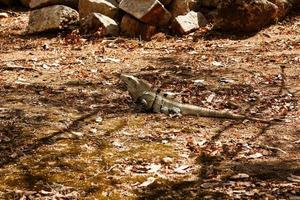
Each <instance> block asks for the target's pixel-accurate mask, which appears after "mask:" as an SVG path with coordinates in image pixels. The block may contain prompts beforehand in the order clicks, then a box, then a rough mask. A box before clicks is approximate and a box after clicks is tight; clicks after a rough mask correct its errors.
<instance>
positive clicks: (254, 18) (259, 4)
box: [214, 0, 278, 32]
mask: <svg viewBox="0 0 300 200" xmlns="http://www.w3.org/2000/svg"><path fill="white" fill-rule="evenodd" d="M277 10H278V7H277V6H276V5H275V4H273V3H271V2H269V1H267V0H223V1H222V2H221V3H220V4H219V7H218V15H217V18H216V22H215V25H214V27H215V28H217V29H222V30H229V31H238V32H253V31H258V30H260V29H261V28H263V27H264V26H266V25H268V24H270V23H271V22H272V21H273V20H274V19H275V18H276V15H277Z"/></svg>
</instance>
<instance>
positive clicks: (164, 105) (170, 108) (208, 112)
mask: <svg viewBox="0 0 300 200" xmlns="http://www.w3.org/2000/svg"><path fill="white" fill-rule="evenodd" d="M120 78H121V80H123V81H124V82H125V83H126V85H127V89H128V91H129V94H130V96H131V97H132V98H133V100H134V101H135V102H139V103H142V105H143V106H144V108H145V109H146V110H147V111H152V112H155V113H165V114H170V113H176V114H182V115H195V116H201V117H214V118H226V119H237V120H243V119H249V120H253V121H261V122H267V121H265V120H263V119H257V118H251V117H247V116H245V115H239V114H233V113H231V112H228V111H218V110H212V109H207V108H202V107H199V106H194V105H190V104H183V103H179V102H176V101H174V100H172V99H170V98H168V97H167V96H166V95H164V94H162V93H160V92H159V91H158V90H153V89H152V87H151V85H150V84H149V83H147V82H146V81H144V80H141V79H138V78H136V77H134V76H129V75H123V74H122V75H121V77H120Z"/></svg>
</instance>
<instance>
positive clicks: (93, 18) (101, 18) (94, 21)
mask: <svg viewBox="0 0 300 200" xmlns="http://www.w3.org/2000/svg"><path fill="white" fill-rule="evenodd" d="M80 26H81V29H82V30H83V31H84V32H86V33H87V32H96V31H97V30H99V28H102V30H103V36H106V35H110V36H118V35H119V26H118V24H117V22H116V21H115V20H113V19H111V18H109V17H107V16H105V15H102V14H100V13H91V14H89V15H88V16H87V17H85V18H83V19H82V20H81V21H80Z"/></svg>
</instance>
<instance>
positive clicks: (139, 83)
mask: <svg viewBox="0 0 300 200" xmlns="http://www.w3.org/2000/svg"><path fill="white" fill-rule="evenodd" d="M120 78H121V80H122V81H123V82H124V83H125V84H126V86H127V90H128V92H129V94H130V96H131V97H132V99H133V100H134V101H137V99H138V98H139V97H141V96H142V95H143V94H144V93H145V92H148V91H150V90H151V84H150V83H148V82H146V81H144V80H142V79H138V78H136V77H134V76H131V75H126V74H121V76H120Z"/></svg>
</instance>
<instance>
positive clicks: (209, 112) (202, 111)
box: [181, 104, 272, 123]
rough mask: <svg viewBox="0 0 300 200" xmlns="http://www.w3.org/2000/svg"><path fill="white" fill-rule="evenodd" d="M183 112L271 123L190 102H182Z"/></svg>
mask: <svg viewBox="0 0 300 200" xmlns="http://www.w3.org/2000/svg"><path fill="white" fill-rule="evenodd" d="M181 113H182V114H183V115H194V116H199V117H213V118H225V119H235V120H245V119H248V120H251V121H257V122H263V123H270V120H264V119H259V118H254V117H248V116H245V115H239V114H234V113H231V112H228V111H218V110H212V109H207V108H202V107H199V106H194V105H189V104H181ZM271 121H272V120H271Z"/></svg>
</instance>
